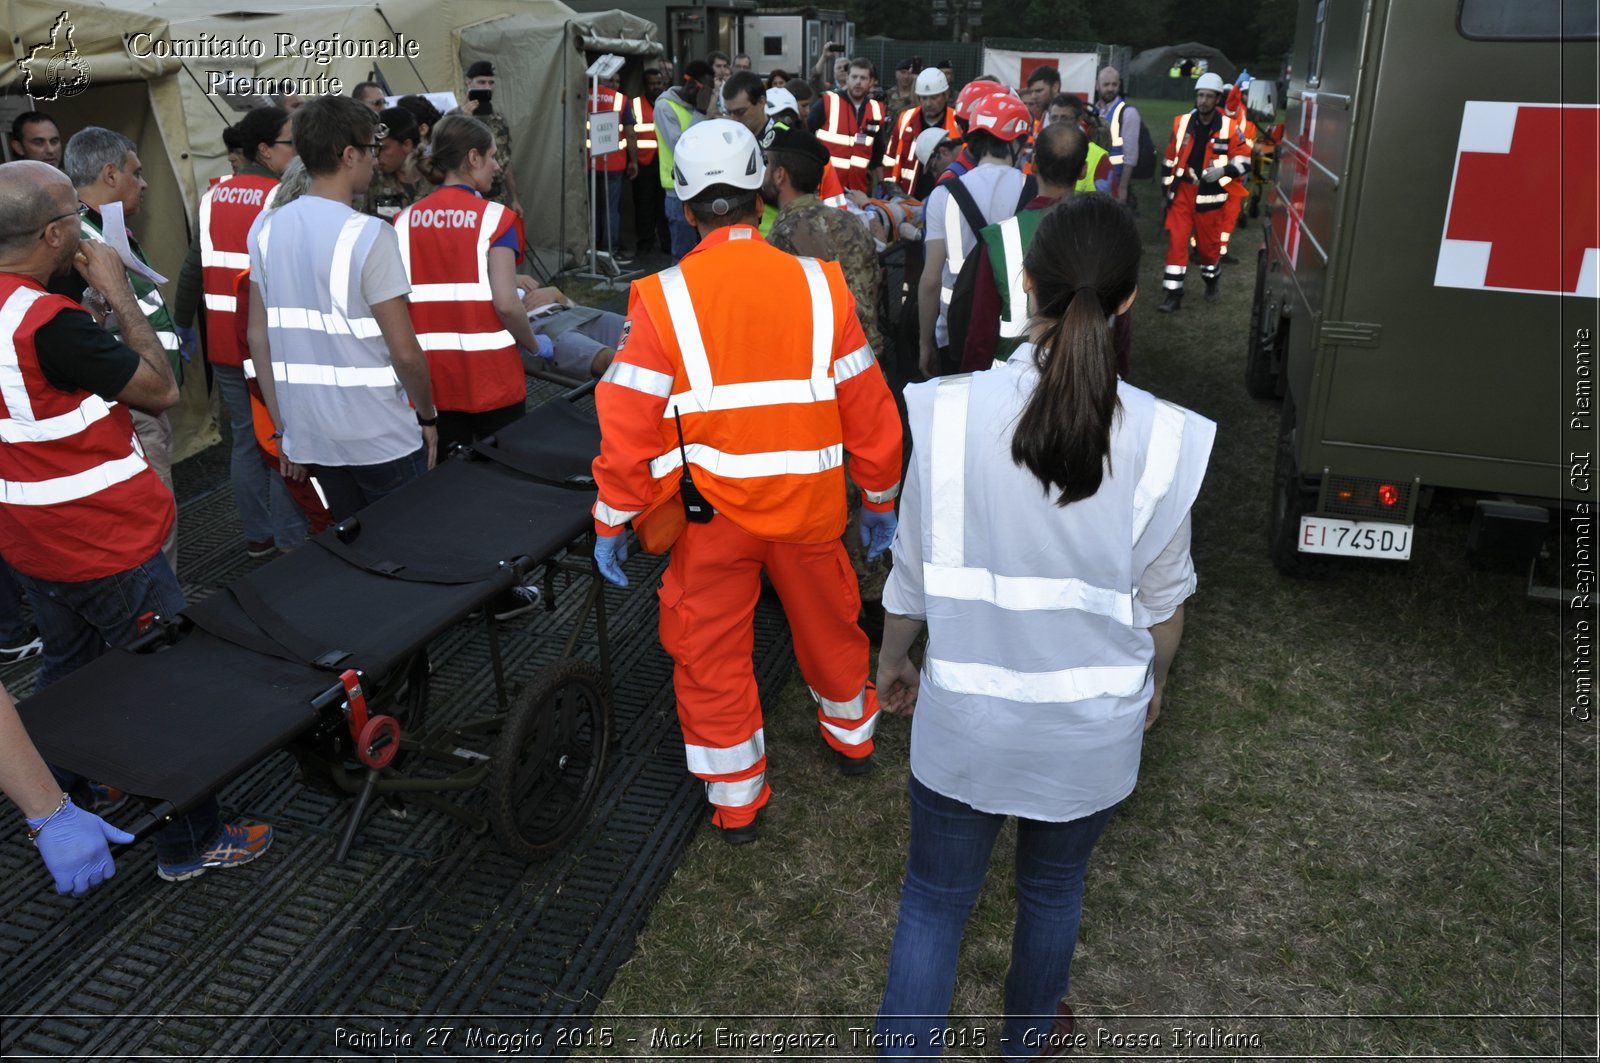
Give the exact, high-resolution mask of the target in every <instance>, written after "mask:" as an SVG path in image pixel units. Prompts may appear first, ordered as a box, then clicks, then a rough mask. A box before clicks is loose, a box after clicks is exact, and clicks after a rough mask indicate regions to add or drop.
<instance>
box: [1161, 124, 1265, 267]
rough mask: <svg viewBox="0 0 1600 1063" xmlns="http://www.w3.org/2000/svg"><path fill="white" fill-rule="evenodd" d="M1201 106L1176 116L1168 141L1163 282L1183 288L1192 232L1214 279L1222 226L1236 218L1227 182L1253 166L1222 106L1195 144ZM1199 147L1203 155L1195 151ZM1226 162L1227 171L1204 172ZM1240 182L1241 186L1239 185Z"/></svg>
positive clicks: (1237, 179) (1231, 182) (1233, 181)
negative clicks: (1209, 176) (1210, 177)
mask: <svg viewBox="0 0 1600 1063" xmlns="http://www.w3.org/2000/svg"><path fill="white" fill-rule="evenodd" d="M1198 116H1199V112H1198V111H1197V110H1196V111H1190V112H1189V113H1187V114H1180V115H1177V116H1176V117H1174V118H1173V119H1172V139H1171V140H1169V141H1167V150H1166V157H1165V159H1164V160H1163V165H1164V167H1165V172H1164V174H1163V176H1162V178H1161V183H1162V185H1163V187H1164V188H1165V189H1166V193H1167V195H1168V196H1169V197H1170V199H1169V202H1168V206H1167V268H1166V272H1165V274H1164V275H1163V277H1162V280H1161V287H1162V288H1164V289H1165V290H1167V291H1169V292H1172V291H1176V292H1182V291H1183V278H1184V274H1185V273H1186V272H1187V271H1188V267H1189V235H1190V233H1191V231H1192V232H1193V234H1194V241H1195V254H1196V257H1198V258H1199V259H1200V264H1201V274H1202V275H1203V276H1204V277H1206V278H1207V279H1208V280H1210V279H1215V278H1216V276H1217V274H1218V272H1219V270H1218V266H1217V263H1218V261H1219V258H1220V255H1221V253H1222V244H1223V237H1222V234H1223V231H1224V229H1225V228H1227V227H1229V226H1230V225H1231V224H1232V222H1233V220H1234V213H1235V212H1234V211H1233V210H1231V209H1228V208H1229V203H1230V200H1231V199H1232V194H1231V193H1230V192H1229V186H1230V185H1234V184H1238V183H1239V182H1241V181H1242V180H1243V178H1244V175H1245V174H1246V173H1247V172H1248V171H1249V168H1250V149H1249V147H1248V146H1247V145H1246V144H1245V142H1244V138H1243V137H1242V136H1241V135H1240V132H1239V123H1238V122H1236V121H1234V120H1233V119H1231V118H1229V117H1228V116H1227V115H1225V114H1223V113H1222V112H1221V111H1220V110H1218V111H1216V112H1214V113H1213V122H1214V123H1215V124H1214V125H1212V126H1210V127H1209V128H1208V130H1207V133H1206V140H1205V142H1204V144H1203V146H1201V147H1198V148H1197V147H1196V144H1195V130H1196V119H1197V118H1198ZM1197 151H1198V154H1199V160H1198V162H1196V161H1195V160H1194V159H1193V155H1194V154H1195V153H1196V152H1197ZM1213 166H1222V167H1224V169H1225V172H1224V173H1223V175H1222V176H1221V177H1220V178H1219V179H1218V180H1215V181H1206V180H1203V179H1202V178H1201V174H1203V173H1205V172H1206V171H1207V170H1209V169H1211V168H1212V167H1213ZM1241 187H1242V186H1241Z"/></svg>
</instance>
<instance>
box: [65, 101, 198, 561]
mask: <svg viewBox="0 0 1600 1063" xmlns="http://www.w3.org/2000/svg"><path fill="white" fill-rule="evenodd" d="M62 168H63V169H64V170H66V171H67V176H68V177H70V178H71V179H72V183H73V185H74V186H75V187H76V190H77V193H78V201H79V202H80V203H82V204H83V205H84V206H85V207H88V208H89V209H88V211H87V212H86V213H84V214H83V215H82V219H81V224H82V226H83V239H84V240H88V241H103V242H105V243H106V244H108V245H110V247H111V248H112V250H114V251H116V252H117V256H118V257H119V258H121V259H122V264H123V265H124V266H126V267H127V270H128V283H129V285H130V286H132V288H133V295H134V298H135V299H136V300H137V301H138V304H139V309H140V310H141V311H142V312H143V313H144V318H145V320H146V321H148V322H150V327H151V328H152V329H154V330H155V334H156V340H157V341H159V342H160V344H161V347H162V349H163V350H165V351H166V353H167V361H168V363H170V364H171V366H172V375H173V378H174V379H175V380H177V381H178V383H179V384H180V385H181V384H182V383H183V358H182V354H181V352H180V351H179V343H178V332H177V329H176V327H174V324H173V320H172V314H171V313H170V312H168V310H167V304H166V300H164V299H163V298H162V297H161V289H160V288H158V287H156V285H158V284H164V283H166V278H165V277H163V276H162V275H161V274H159V273H157V272H156V271H155V270H154V269H152V268H150V262H149V260H148V259H147V258H145V255H144V251H143V250H142V249H141V248H140V247H139V244H138V241H136V240H135V239H134V238H133V234H132V233H130V232H129V231H128V228H127V225H126V220H127V219H128V218H130V217H132V216H133V215H135V214H137V213H138V212H139V207H140V205H141V204H142V203H143V201H144V190H145V180H144V176H143V172H142V167H141V166H140V163H139V154H138V152H137V151H136V150H135V147H134V143H133V141H131V140H129V139H128V138H127V137H125V136H123V135H122V134H121V133H118V132H115V131H113V130H110V129H103V128H101V127H99V126H90V127H88V128H87V129H83V130H80V131H79V132H77V133H75V134H73V137H72V139H71V140H69V141H67V148H66V152H65V153H64V155H63V157H62ZM87 287H88V285H87V283H86V282H85V281H84V279H83V277H82V276H81V275H79V274H78V273H77V272H76V271H73V272H69V273H68V274H66V275H65V276H63V277H60V278H57V279H56V280H55V281H53V282H51V284H50V290H51V291H52V292H55V293H57V294H60V295H65V296H67V297H69V298H71V299H74V300H76V301H77V302H80V303H82V302H84V300H85V295H86V290H87ZM88 303H89V308H90V310H92V311H97V316H102V317H103V318H104V320H102V322H101V323H102V324H103V325H105V327H106V329H107V330H108V331H110V332H111V333H112V334H113V335H117V336H120V335H121V334H122V323H121V322H119V321H117V319H116V315H115V314H109V313H106V312H105V311H104V310H102V309H101V307H103V306H104V300H103V299H99V300H97V299H96V298H95V297H94V296H92V295H91V296H89V297H88ZM129 412H130V413H132V414H133V427H134V430H135V431H136V432H138V434H139V444H140V446H142V447H143V448H144V455H145V457H146V458H147V459H149V461H150V466H151V468H153V469H155V471H156V475H157V476H159V477H160V478H161V482H162V483H164V484H166V485H167V490H169V491H170V490H172V422H171V421H170V420H168V418H167V415H166V414H165V413H164V412H157V413H146V412H145V411H144V410H140V409H136V408H133V407H129ZM161 552H162V553H163V554H164V555H166V558H167V561H168V563H169V564H171V565H172V570H173V571H174V572H176V571H177V570H178V525H177V521H176V520H174V521H173V524H172V530H171V531H170V532H169V533H168V535H167V539H166V542H165V543H164V544H163V545H162V548H161Z"/></svg>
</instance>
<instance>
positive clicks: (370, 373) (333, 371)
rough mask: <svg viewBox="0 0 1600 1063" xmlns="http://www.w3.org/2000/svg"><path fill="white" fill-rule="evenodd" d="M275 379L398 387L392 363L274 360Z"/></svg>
mask: <svg viewBox="0 0 1600 1063" xmlns="http://www.w3.org/2000/svg"><path fill="white" fill-rule="evenodd" d="M272 379H273V380H276V381H278V382H279V383H280V384H320V385H323V386H325V387H335V388H397V387H399V386H400V378H399V377H398V376H397V375H395V371H394V367H393V366H352V365H318V364H317V363H315V362H288V363H284V362H273V363H272Z"/></svg>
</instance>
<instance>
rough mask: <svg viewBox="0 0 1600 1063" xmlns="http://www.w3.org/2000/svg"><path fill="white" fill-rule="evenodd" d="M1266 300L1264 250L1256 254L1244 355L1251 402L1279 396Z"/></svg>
mask: <svg viewBox="0 0 1600 1063" xmlns="http://www.w3.org/2000/svg"><path fill="white" fill-rule="evenodd" d="M1266 301H1267V249H1266V248H1265V247H1263V248H1261V250H1259V251H1257V252H1256V294H1255V299H1254V300H1253V301H1252V302H1251V304H1250V338H1249V344H1248V346H1247V347H1246V349H1245V356H1244V389H1245V391H1246V392H1248V393H1249V395H1250V397H1251V398H1252V399H1275V398H1277V397H1278V371H1277V369H1276V368H1275V367H1274V366H1273V364H1272V361H1273V357H1272V356H1273V353H1274V352H1275V351H1276V349H1277V336H1276V333H1277V328H1276V327H1274V329H1273V331H1272V333H1268V332H1267V331H1266V319H1267V308H1266ZM1273 324H1274V326H1276V325H1277V324H1278V323H1277V322H1274V323H1273Z"/></svg>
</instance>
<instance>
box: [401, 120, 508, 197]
mask: <svg viewBox="0 0 1600 1063" xmlns="http://www.w3.org/2000/svg"><path fill="white" fill-rule="evenodd" d="M428 143H429V145H430V149H431V150H430V151H429V152H428V154H427V155H426V156H425V157H424V158H423V159H420V160H418V163H417V168H418V169H419V170H421V171H422V176H423V177H425V178H427V179H428V181H429V183H431V184H435V185H442V184H444V179H445V177H446V175H448V174H450V173H452V172H454V171H456V170H459V169H460V168H461V167H462V166H464V165H465V164H466V161H467V156H468V155H469V154H471V153H472V152H474V151H477V152H479V153H480V154H483V155H487V154H489V149H490V148H492V147H494V134H493V133H492V132H490V131H489V127H488V126H486V125H484V124H483V123H482V122H480V121H479V120H478V119H476V118H474V117H472V116H471V115H467V114H447V115H445V116H444V117H443V118H441V119H439V123H438V124H437V125H435V126H434V127H433V129H432V131H430V132H429V134H428ZM501 165H502V166H504V165H505V160H503V159H502V160H501Z"/></svg>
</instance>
